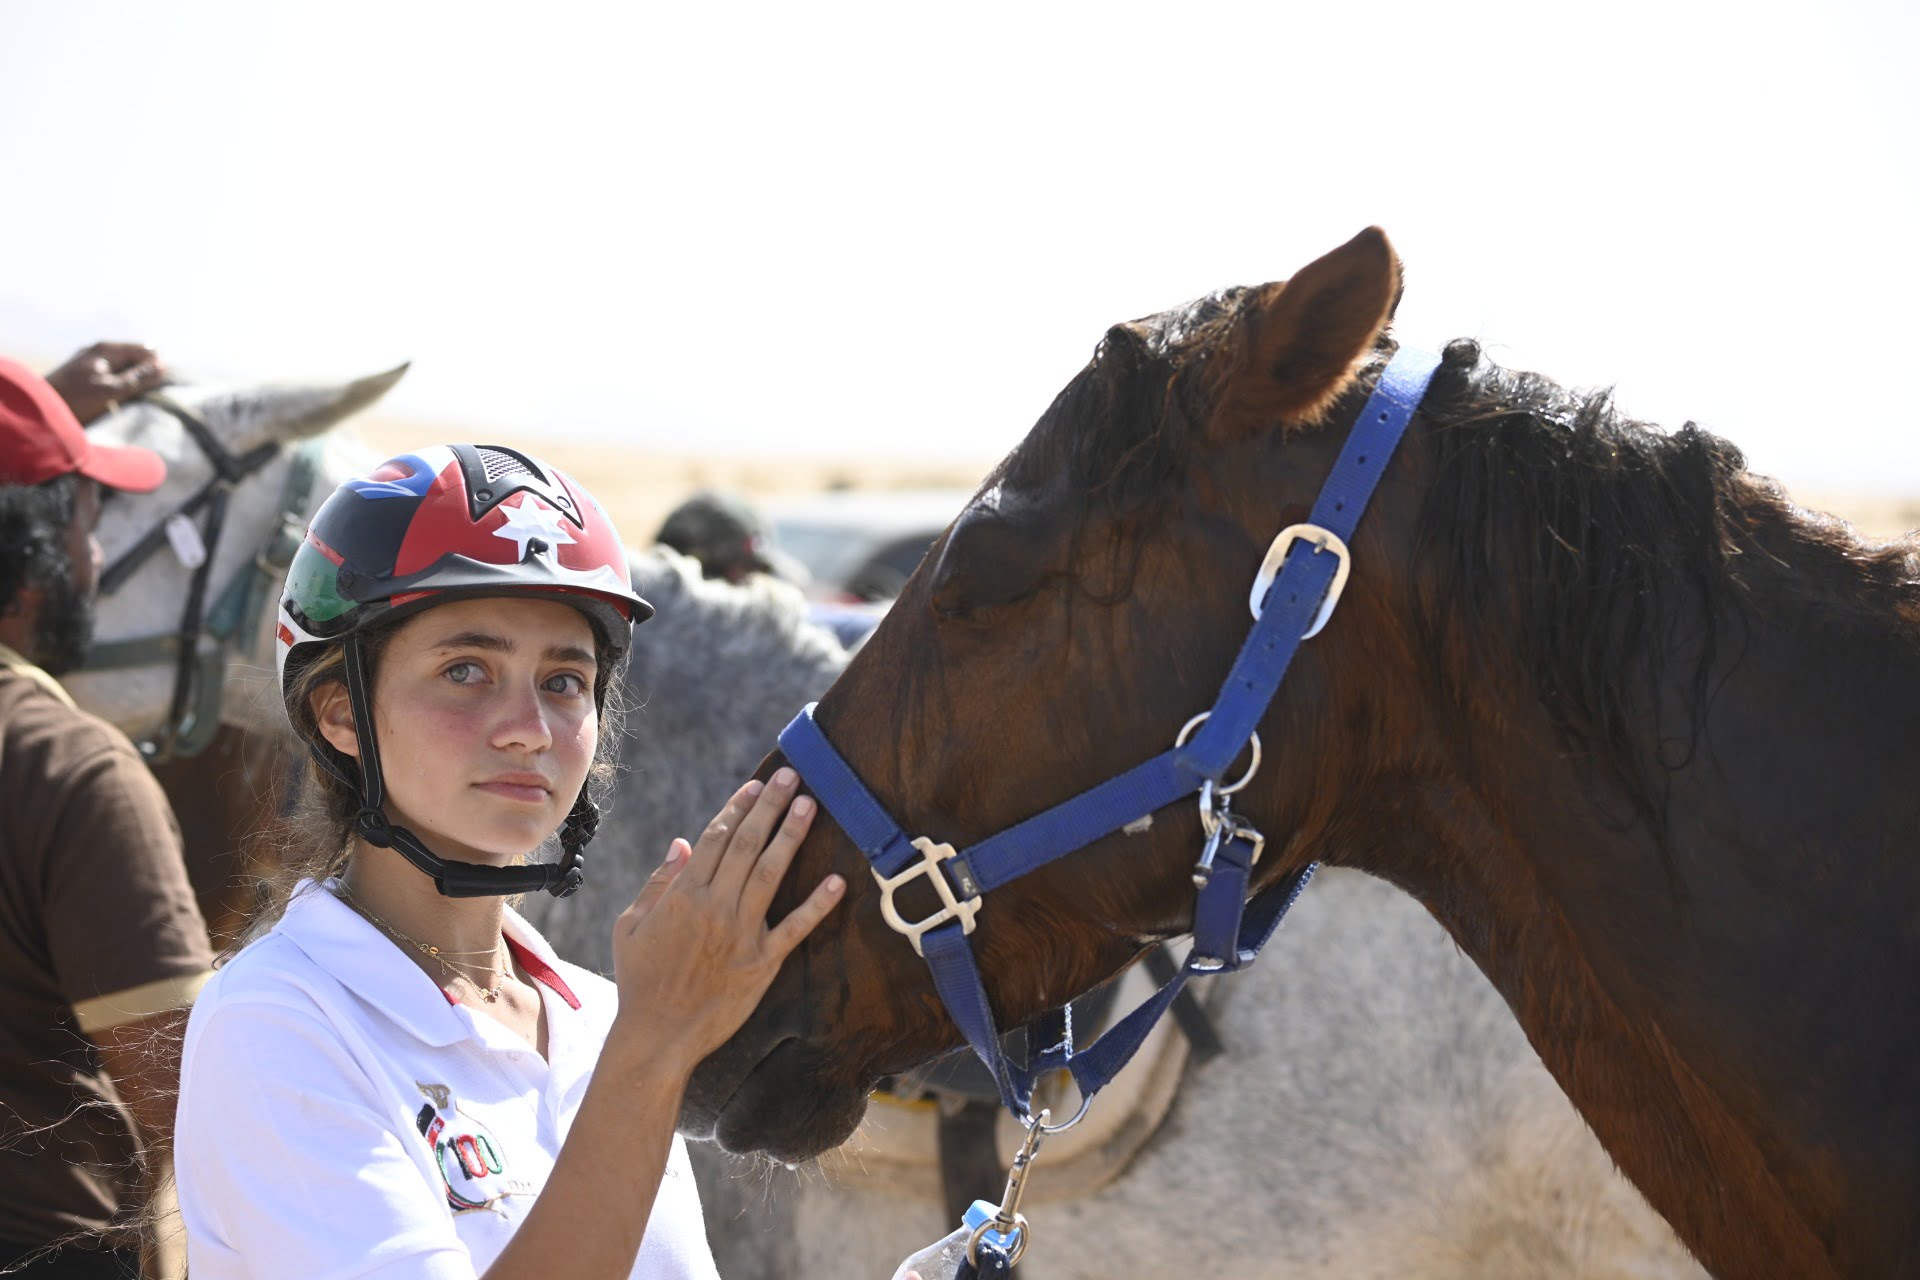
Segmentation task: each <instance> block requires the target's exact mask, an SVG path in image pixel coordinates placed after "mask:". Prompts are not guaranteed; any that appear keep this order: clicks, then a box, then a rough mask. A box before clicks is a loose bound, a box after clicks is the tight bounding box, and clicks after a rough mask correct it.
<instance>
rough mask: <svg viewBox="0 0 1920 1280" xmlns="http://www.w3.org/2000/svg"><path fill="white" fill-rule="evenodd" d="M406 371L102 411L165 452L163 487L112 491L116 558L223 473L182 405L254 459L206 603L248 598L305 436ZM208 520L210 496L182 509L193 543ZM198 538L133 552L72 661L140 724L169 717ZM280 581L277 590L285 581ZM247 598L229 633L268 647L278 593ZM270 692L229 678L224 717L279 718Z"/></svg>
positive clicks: (104, 705) (110, 557)
mask: <svg viewBox="0 0 1920 1280" xmlns="http://www.w3.org/2000/svg"><path fill="white" fill-rule="evenodd" d="M405 372H406V366H405V365H401V366H400V367H399V368H396V369H390V370H388V371H386V372H385V373H377V374H372V375H370V376H368V377H364V378H358V379H355V380H353V381H351V382H346V383H338V384H323V385H294V384H290V385H266V386H250V387H239V388H235V387H219V386H199V385H193V386H175V387H168V388H166V390H165V391H164V392H162V393H161V394H160V395H158V396H156V397H154V398H152V399H150V400H139V401H135V402H133V403H131V404H128V405H126V406H124V407H122V408H121V409H120V410H119V411H118V412H116V413H114V414H113V415H111V416H110V417H108V418H105V419H103V420H102V421H101V422H99V423H98V424H96V425H95V426H94V427H92V428H91V433H92V434H94V435H96V436H99V437H102V438H105V439H109V440H112V441H114V442H115V443H119V444H135V445H140V446H142V447H144V448H148V449H152V450H153V451H154V452H156V453H158V454H160V455H161V456H162V457H163V458H165V459H166V460H167V480H166V483H165V484H164V485H162V486H161V488H160V489H159V490H157V491H156V492H153V493H147V494H126V493H123V494H114V495H112V496H111V498H110V500H109V501H108V502H107V503H106V504H105V506H104V508H103V509H102V511H101V515H100V525H99V529H98V536H99V539H100V545H101V547H102V549H103V550H104V551H105V553H106V563H107V565H108V567H109V571H111V570H112V568H113V566H114V565H115V564H116V562H118V561H119V560H120V559H121V557H122V556H124V555H126V554H127V553H128V552H129V551H131V550H133V549H134V548H136V547H138V546H139V545H140V544H141V543H142V542H143V540H146V539H148V538H149V536H150V535H152V534H153V533H154V531H155V530H156V529H159V528H160V527H161V526H162V525H164V524H165V523H166V522H167V520H168V518H169V517H170V516H172V515H174V514H175V513H177V512H181V511H182V508H183V507H184V506H187V505H189V504H191V503H192V502H193V500H194V499H195V498H196V496H198V495H201V494H202V493H203V491H205V490H207V488H208V486H209V484H210V483H212V482H213V481H214V480H215V479H216V478H217V474H218V465H217V463H216V461H215V458H214V456H213V455H212V453H211V452H210V451H209V450H208V448H207V447H206V446H205V445H204V444H203V443H202V442H201V441H200V440H198V439H196V437H195V433H194V430H193V429H192V427H191V426H190V425H189V423H188V422H187V421H185V420H184V418H183V415H190V416H191V418H192V419H193V420H194V421H196V422H198V423H199V424H202V425H204V426H205V427H206V429H207V431H208V433H209V434H210V436H211V440H212V443H213V444H214V445H215V446H216V447H217V449H218V450H219V451H220V452H222V453H224V454H225V455H226V456H227V457H228V458H229V459H233V460H236V461H243V462H246V463H248V464H249V465H248V466H247V467H246V469H245V476H244V478H242V479H239V480H238V481H237V482H236V483H234V484H233V486H232V489H231V494H230V496H229V498H228V500H227V506H226V510H225V512H224V519H223V521H222V526H223V527H222V529H221V531H220V536H219V538H218V540H217V542H216V543H215V544H214V545H213V546H212V547H211V548H210V550H211V561H212V567H211V570H210V572H209V573H208V574H207V581H206V599H205V607H206V610H207V611H208V613H209V614H212V613H213V612H214V611H215V610H216V608H217V606H218V605H220V604H221V602H222V601H223V600H226V601H227V602H229V603H230V604H231V605H238V604H240V603H241V601H240V596H241V595H242V592H241V590H240V587H239V586H237V585H236V584H240V583H242V582H243V581H244V579H245V578H246V577H247V576H248V575H249V574H251V573H252V572H253V569H254V566H255V565H256V562H257V561H258V559H259V557H260V556H261V554H262V553H263V552H264V551H266V549H267V548H268V545H269V543H270V542H271V541H272V540H273V538H274V535H275V534H276V533H277V532H278V525H279V521H280V517H281V514H282V513H281V506H282V501H283V496H284V495H285V491H286V486H287V479H288V476H289V473H290V472H291V471H292V469H293V449H294V446H296V445H297V444H298V443H299V442H301V441H302V440H305V439H308V438H310V437H313V436H317V435H319V434H320V433H321V432H323V431H325V430H327V429H328V428H329V427H332V426H333V425H335V424H336V423H338V422H340V421H342V420H343V419H345V418H347V417H348V416H350V415H352V414H354V413H357V412H359V411H360V410H361V409H364V408H366V407H367V406H368V405H371V404H372V403H374V402H375V401H376V400H378V399H379V398H380V397H381V396H383V395H385V394H386V393H387V391H388V390H389V389H391V388H392V387H393V385H394V384H395V383H397V382H398V381H399V380H400V377H401V375H402V374H404V373H405ZM165 406H172V408H169V407H165ZM176 409H177V410H178V412H176V411H175V410H176ZM324 496H325V494H324V493H314V494H312V495H311V496H310V500H303V502H304V503H305V505H303V507H302V509H301V511H300V512H298V513H296V514H299V515H301V516H303V517H304V515H305V514H306V512H307V510H308V509H310V507H311V506H312V505H313V504H314V503H317V502H318V500H319V499H320V498H322V497H324ZM207 519H208V508H207V506H206V505H205V504H204V503H203V504H201V505H198V506H195V507H193V509H192V511H191V513H190V514H188V515H187V516H186V519H185V521H184V523H186V524H189V525H191V526H192V529H191V531H190V532H182V534H181V535H180V536H182V537H183V538H184V539H186V541H187V542H188V543H189V544H191V543H192V542H193V541H195V540H202V541H203V540H204V539H203V538H202V534H203V531H204V530H205V529H206V527H207ZM191 551H192V547H191V545H189V546H188V552H189V554H188V555H187V556H185V557H183V556H182V554H181V553H180V552H179V550H177V546H176V544H174V543H173V542H171V541H170V540H167V539H165V538H162V539H160V540H158V541H157V542H156V543H155V545H154V547H153V550H152V552H151V553H150V554H145V555H138V556H135V557H134V558H133V559H132V560H130V561H129V562H128V564H127V566H126V569H125V571H124V573H123V574H122V575H121V577H122V580H120V581H118V582H117V583H115V584H113V589H112V590H111V591H108V590H105V589H104V588H105V586H106V584H104V583H103V591H102V594H101V597H100V600H99V604H98V607H97V613H96V619H95V628H94V641H95V643H94V656H93V657H91V658H90V659H89V663H88V667H87V669H86V670H83V671H78V672H75V673H73V675H72V676H71V677H70V678H69V680H68V684H69V686H70V687H71V688H72V690H73V693H74V696H75V698H76V699H78V700H79V702H80V703H81V704H82V705H83V706H86V707H87V708H88V709H89V710H92V711H94V712H96V713H97V714H99V715H101V716H104V717H105V718H107V719H108V720H111V721H113V723H115V724H116V725H118V726H120V727H121V728H122V729H124V730H126V731H127V732H128V733H129V734H132V735H134V736H135V737H140V736H143V735H147V734H151V733H153V732H154V731H156V730H157V729H159V727H160V726H161V724H162V722H163V721H164V720H165V719H166V717H167V713H168V710H169V703H170V701H171V699H172V694H173V686H174V665H173V663H174V658H173V653H174V650H173V649H172V648H170V645H171V644H172V642H171V641H168V640H167V639H165V637H168V636H171V635H173V634H174V633H175V632H176V631H177V630H178V629H179V627H180V625H181V619H182V617H183V603H184V602H185V601H186V600H187V598H188V595H189V590H190V585H191V582H192V579H193V576H194V570H193V568H192V567H191V566H190V564H189V561H190V560H191V559H192V557H191V554H190V553H191ZM269 590H277V585H276V586H274V587H272V588H269ZM247 603H248V604H249V607H247V608H245V609H240V608H231V609H230V610H229V614H230V615H232V617H230V618H227V619H225V620H228V621H231V620H232V619H233V618H239V619H241V620H242V621H244V622H245V624H246V625H247V626H248V627H250V628H251V629H250V630H249V631H247V633H246V634H235V635H233V636H231V637H230V638H229V643H230V645H231V647H232V648H233V650H234V651H235V652H237V653H258V654H271V653H272V646H271V643H270V642H269V641H267V640H265V639H263V637H265V636H267V635H268V634H269V633H270V632H271V629H272V622H273V618H274V610H273V601H272V600H271V599H269V600H267V602H266V605H265V607H264V608H253V607H250V605H251V602H250V601H249V602H247ZM217 657H218V655H214V657H210V658H209V662H210V663H214V659H215V658H217ZM103 659H104V660H103ZM259 666H260V678H261V682H262V685H261V687H262V688H264V686H265V683H266V682H267V681H270V679H271V677H272V675H273V670H272V666H273V664H272V660H271V658H270V657H269V658H267V659H265V660H263V661H262V662H261V663H260V664H259ZM225 667H226V664H225V663H224V662H223V661H222V662H218V663H216V664H215V665H210V666H209V667H208V669H207V672H206V673H204V674H208V675H211V676H212V677H213V678H215V679H222V680H224V678H225V674H226V670H225ZM259 692H260V689H258V688H256V689H243V690H230V691H229V692H228V696H227V697H226V698H225V699H224V700H223V702H222V704H221V715H222V718H223V719H227V720H229V721H231V722H233V723H235V724H238V725H240V726H241V727H243V728H249V729H278V727H279V726H280V723H281V717H280V713H279V710H278V703H277V701H276V700H274V699H271V698H265V699H263V698H261V697H259V696H258V695H259ZM207 727H208V728H210V727H211V726H207Z"/></svg>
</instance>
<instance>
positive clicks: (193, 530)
mask: <svg viewBox="0 0 1920 1280" xmlns="http://www.w3.org/2000/svg"><path fill="white" fill-rule="evenodd" d="M166 527H167V541H168V542H169V543H171V544H172V546H173V554H174V555H176V556H178V557H180V563H181V564H183V565H185V566H186V567H187V568H189V569H198V568H199V567H200V566H201V565H203V564H205V563H206V562H207V544H206V543H204V542H202V541H201V540H200V526H198V525H196V524H195V523H194V522H193V521H192V520H190V519H188V518H187V517H186V516H185V515H183V514H181V513H179V512H175V513H174V514H173V515H170V516H168V517H167V526H166Z"/></svg>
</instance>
